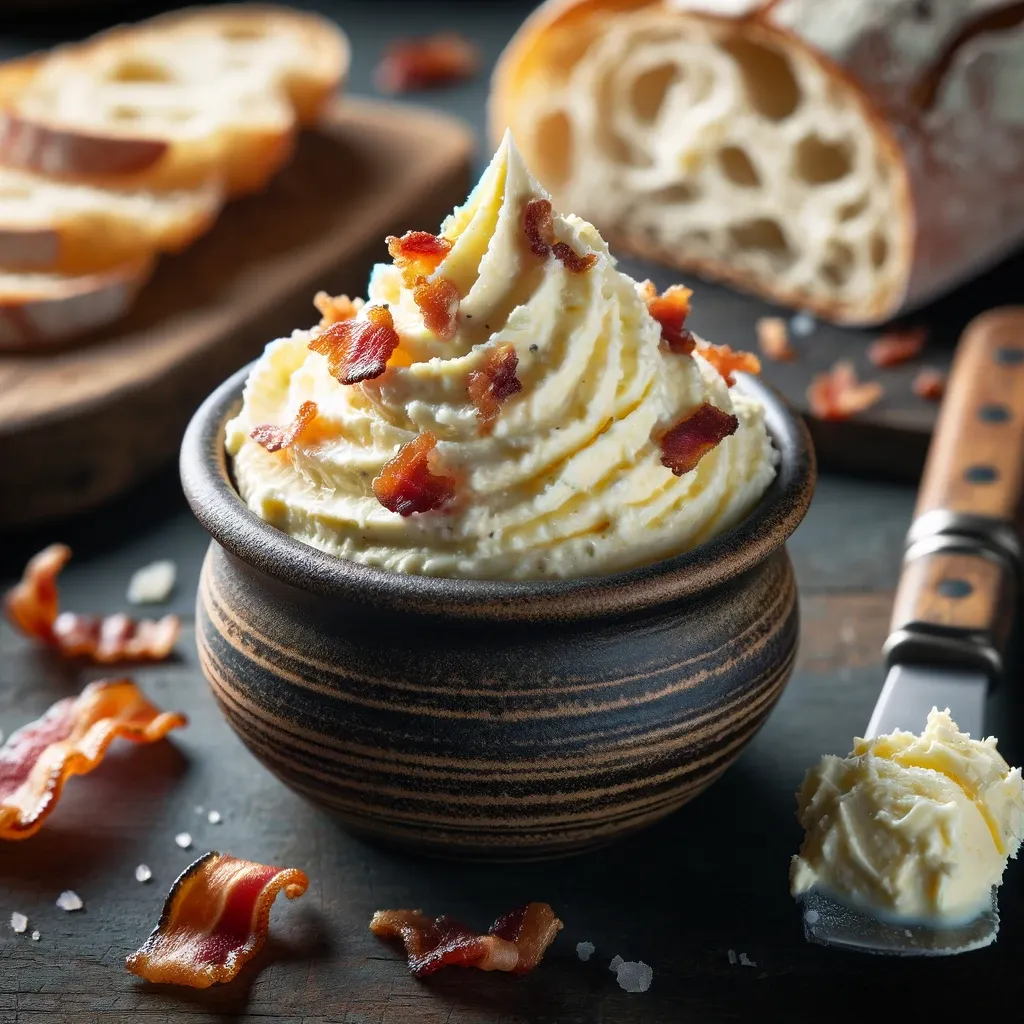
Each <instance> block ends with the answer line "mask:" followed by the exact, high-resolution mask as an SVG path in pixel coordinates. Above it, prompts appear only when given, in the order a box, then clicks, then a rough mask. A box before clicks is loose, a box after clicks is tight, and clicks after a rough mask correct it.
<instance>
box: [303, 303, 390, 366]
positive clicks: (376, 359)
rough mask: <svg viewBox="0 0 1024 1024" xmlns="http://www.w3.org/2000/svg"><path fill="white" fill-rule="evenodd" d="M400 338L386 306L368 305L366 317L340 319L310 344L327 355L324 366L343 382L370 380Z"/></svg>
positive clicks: (386, 363) (318, 351) (311, 347)
mask: <svg viewBox="0 0 1024 1024" xmlns="http://www.w3.org/2000/svg"><path fill="white" fill-rule="evenodd" d="M400 340H401V339H400V338H399V337H398V331H396V330H395V321H394V318H393V317H392V316H391V310H390V309H388V307H387V306H370V307H369V308H368V309H367V310H366V319H365V320H340V321H338V322H337V323H334V324H331V325H330V327H327V328H326V329H325V330H323V331H321V333H320V334H318V335H316V337H314V338H311V339H310V342H309V348H310V350H311V351H313V352H317V353H319V354H320V355H322V356H325V357H326V358H327V369H328V370H329V371H330V374H331V376H332V377H334V378H335V379H336V380H338V381H339V382H340V383H342V384H358V383H359V382H360V381H362V380H373V379H374V378H376V377H379V376H380V375H381V374H382V373H383V372H384V371H385V370H386V369H387V368H388V360H389V359H390V358H391V356H392V354H393V353H394V351H395V349H396V348H398V343H399V341H400Z"/></svg>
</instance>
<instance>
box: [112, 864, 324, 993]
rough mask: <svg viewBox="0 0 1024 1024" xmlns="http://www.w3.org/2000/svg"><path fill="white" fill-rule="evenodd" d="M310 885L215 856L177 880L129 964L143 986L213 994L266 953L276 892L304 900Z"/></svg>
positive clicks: (283, 872)
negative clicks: (214, 987) (203, 990)
mask: <svg viewBox="0 0 1024 1024" xmlns="http://www.w3.org/2000/svg"><path fill="white" fill-rule="evenodd" d="M308 888H309V879H308V878H307V877H306V875H305V872H303V871H300V870H299V869H298V868H276V867H271V866H269V865H266V864H257V863H256V862H254V861H251V860H242V859H241V858H239V857H232V856H231V855H230V854H227V853H218V852H217V851H216V850H213V851H211V852H210V853H206V854H204V855H203V856H202V857H200V858H199V859H198V860H197V861H195V862H194V863H192V864H190V865H189V866H188V867H187V868H185V870H184V871H183V872H182V873H181V874H180V875H179V876H178V878H177V879H176V881H175V882H174V884H173V885H172V886H171V891H170V892H169V893H168V894H167V899H166V901H165V902H164V909H163V913H161V915H160V920H159V921H158V922H157V926H156V928H154V929H153V931H152V933H151V934H150V936H149V938H148V939H146V941H145V942H144V943H143V944H142V947H141V948H140V949H138V950H136V952H134V953H132V954H131V955H130V956H129V957H128V958H127V959H126V960H125V966H126V967H127V968H128V970H129V971H131V972H132V974H137V975H138V976H139V977H140V978H144V979H145V980H146V981H149V982H155V983H157V984H163V985H188V986H189V987H190V988H209V987H210V986H211V985H216V984H219V983H223V982H226V981H231V979H232V978H234V977H235V976H236V975H237V974H238V972H239V971H240V970H241V969H242V967H243V965H244V964H246V963H247V962H248V961H249V960H251V959H252V958H253V957H254V956H255V955H256V954H257V953H258V952H259V950H260V949H261V948H262V947H263V944H264V942H266V940H267V933H268V932H269V930H270V907H271V905H272V904H273V902H274V899H275V898H276V896H277V894H278V893H279V892H281V891H282V890H283V891H284V894H285V896H287V897H288V899H290V900H293V899H295V898H296V897H298V896H301V895H302V894H303V893H304V892H305V891H306V889H308Z"/></svg>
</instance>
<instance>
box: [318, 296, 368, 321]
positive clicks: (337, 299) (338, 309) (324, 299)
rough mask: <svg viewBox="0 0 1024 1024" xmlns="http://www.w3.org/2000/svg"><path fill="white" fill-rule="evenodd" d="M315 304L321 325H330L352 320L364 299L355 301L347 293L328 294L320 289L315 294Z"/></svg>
mask: <svg viewBox="0 0 1024 1024" xmlns="http://www.w3.org/2000/svg"><path fill="white" fill-rule="evenodd" d="M313 305H314V306H316V308H317V312H318V313H319V314H320V324H319V326H320V327H330V326H331V324H336V323H338V322H339V321H341V320H352V319H354V318H355V317H356V315H357V314H358V313H359V310H360V309H362V306H363V300H362V299H357V300H356V301H354V302H353V300H352V299H350V298H349V297H348V296H347V295H328V294H327V292H325V291H319V292H317V293H316V295H314V296H313Z"/></svg>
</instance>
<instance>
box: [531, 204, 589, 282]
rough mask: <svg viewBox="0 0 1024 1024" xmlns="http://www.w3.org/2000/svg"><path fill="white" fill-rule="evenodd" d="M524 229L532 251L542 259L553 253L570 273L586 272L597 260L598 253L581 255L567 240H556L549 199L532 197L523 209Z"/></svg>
mask: <svg viewBox="0 0 1024 1024" xmlns="http://www.w3.org/2000/svg"><path fill="white" fill-rule="evenodd" d="M523 231H524V232H525V234H526V240H527V242H528V243H529V246H530V252H532V253H533V255H534V256H539V257H541V259H547V257H548V256H551V255H553V256H554V257H555V259H557V260H560V261H561V263H562V265H563V266H564V267H565V269H566V270H568V271H569V273H570V274H585V273H586V272H587V271H588V270H590V268H591V267H592V266H593V265H594V264H595V263H596V262H597V254H596V253H592V252H588V253H587V254H586V255H585V256H581V255H580V254H579V253H578V252H576V250H575V249H573V247H572V246H571V245H569V244H568V243H567V242H556V241H555V228H554V220H553V217H552V212H551V203H550V202H549V201H548V200H547V199H531V200H530V201H529V202H528V203H527V204H526V207H525V208H524V210H523Z"/></svg>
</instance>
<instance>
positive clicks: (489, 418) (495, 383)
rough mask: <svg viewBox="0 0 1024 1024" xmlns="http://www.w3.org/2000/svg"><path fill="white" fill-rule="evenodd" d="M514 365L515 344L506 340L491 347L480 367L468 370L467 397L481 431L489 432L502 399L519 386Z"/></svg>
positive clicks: (516, 365) (509, 395) (518, 388)
mask: <svg viewBox="0 0 1024 1024" xmlns="http://www.w3.org/2000/svg"><path fill="white" fill-rule="evenodd" d="M518 366H519V356H517V355H516V350H515V346H514V345H511V344H507V343H506V344H504V345H498V346H496V347H495V348H493V349H491V350H490V351H489V352H488V353H487V355H486V357H485V358H484V363H483V365H482V366H481V367H480V369H479V370H472V371H471V372H470V374H469V377H468V378H467V382H468V391H469V400H470V401H471V402H472V403H473V404H474V405H475V406H476V412H477V416H478V417H479V418H480V431H481V433H483V434H489V433H490V432H491V429H492V427H493V424H494V421H495V420H496V419H497V418H498V411H499V409H500V408H501V405H502V403H503V402H506V401H507V400H508V399H509V398H511V397H512V396H513V395H516V394H518V393H519V392H520V391H522V390H523V385H522V383H520V380H519V378H518V377H517V376H516V369H517V368H518Z"/></svg>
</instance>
